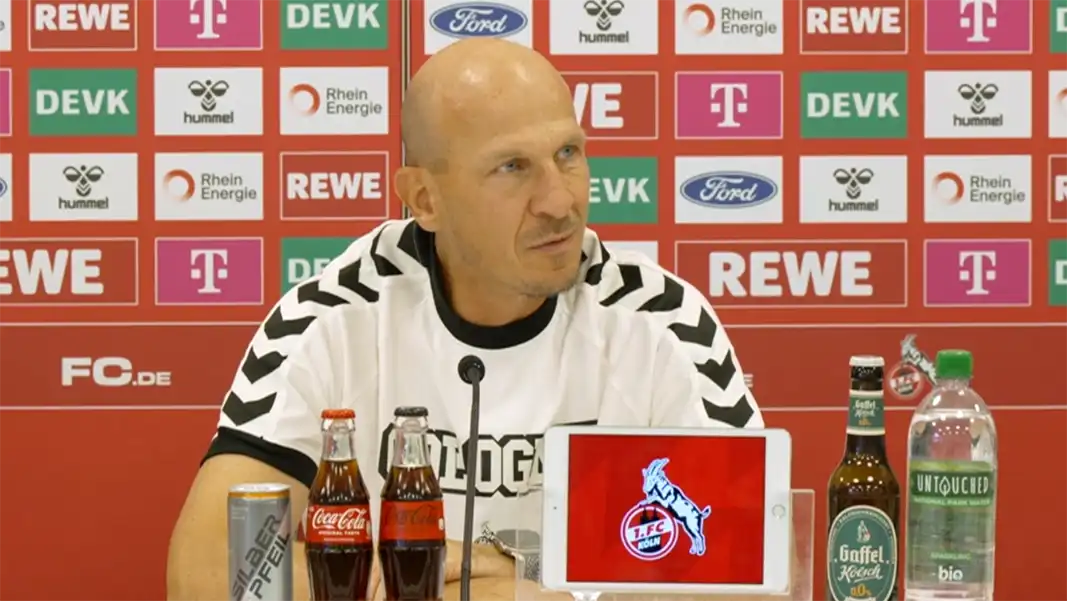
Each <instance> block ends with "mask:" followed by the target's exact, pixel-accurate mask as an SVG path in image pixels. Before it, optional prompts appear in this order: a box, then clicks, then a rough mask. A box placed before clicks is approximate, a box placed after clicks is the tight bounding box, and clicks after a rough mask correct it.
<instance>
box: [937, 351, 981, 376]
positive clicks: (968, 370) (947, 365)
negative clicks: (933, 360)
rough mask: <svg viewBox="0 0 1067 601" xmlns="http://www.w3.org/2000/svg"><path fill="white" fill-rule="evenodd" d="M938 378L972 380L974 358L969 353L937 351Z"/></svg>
mask: <svg viewBox="0 0 1067 601" xmlns="http://www.w3.org/2000/svg"><path fill="white" fill-rule="evenodd" d="M935 371H936V373H937V378H938V379H941V378H950V379H962V378H966V379H970V377H971V375H973V374H974V358H973V357H971V353H970V352H969V351H958V350H944V351H937V367H936V368H935Z"/></svg>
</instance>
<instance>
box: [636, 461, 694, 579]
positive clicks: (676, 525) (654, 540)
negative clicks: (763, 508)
mask: <svg viewBox="0 0 1067 601" xmlns="http://www.w3.org/2000/svg"><path fill="white" fill-rule="evenodd" d="M669 461H670V459H667V458H660V459H653V460H652V463H650V464H648V467H647V468H644V469H642V470H641V475H642V476H643V477H644V482H643V484H642V486H641V488H642V490H643V491H644V493H645V498H644V499H643V500H642V501H640V502H639V503H637V504H636V505H634V506H633V507H631V508H630V510H629V511H627V512H626V515H625V516H623V518H622V525H621V527H620V528H619V535H620V536H621V537H622V544H623V546H624V547H625V548H626V550H627V551H629V553H630V555H633V556H634V557H636V558H638V559H640V560H643V561H656V560H658V559H663V558H664V557H666V556H667V555H668V554H669V553H670V552H671V550H673V549H674V546H675V545H676V544H678V538H679V537H680V536H681V534H680V532H685V533H686V534H687V535H688V536H689V541H690V545H689V554H690V555H703V554H704V550H705V549H706V548H707V541H706V539H705V538H704V520H706V519H707V518H708V516H709V515H711V507H710V506H705V507H704V508H703V509H700V508H698V507H697V504H696V503H694V502H693V501H692V500H690V498H689V497H688V496H686V494H685V492H684V491H683V490H682V489H681V488H679V487H678V485H676V484H674V483H673V482H671V481H670V480H669V479H668V478H667V474H666V472H664V470H663V468H664V467H665V466H666V465H667V463H668V462H669Z"/></svg>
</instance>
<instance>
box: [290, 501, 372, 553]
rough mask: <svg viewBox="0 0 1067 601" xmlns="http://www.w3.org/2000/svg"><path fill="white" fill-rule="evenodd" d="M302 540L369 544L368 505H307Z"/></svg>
mask: <svg viewBox="0 0 1067 601" xmlns="http://www.w3.org/2000/svg"><path fill="white" fill-rule="evenodd" d="M304 520H305V524H304V538H305V540H306V541H307V542H309V543H330V544H360V543H370V542H371V533H370V506H369V505H308V509H307V514H305V516H304Z"/></svg>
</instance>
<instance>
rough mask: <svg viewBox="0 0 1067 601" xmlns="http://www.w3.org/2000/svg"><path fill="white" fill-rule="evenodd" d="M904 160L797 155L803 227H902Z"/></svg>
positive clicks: (905, 200) (905, 216) (904, 215)
mask: <svg viewBox="0 0 1067 601" xmlns="http://www.w3.org/2000/svg"><path fill="white" fill-rule="evenodd" d="M907 181H908V159H907V157H904V156H882V155H872V156H805V157H800V222H801V223H905V222H907V220H908V198H907V186H905V185H903V182H907Z"/></svg>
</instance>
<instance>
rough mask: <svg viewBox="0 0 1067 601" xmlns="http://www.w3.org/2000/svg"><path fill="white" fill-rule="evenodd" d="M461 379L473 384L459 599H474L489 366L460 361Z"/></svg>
mask: <svg viewBox="0 0 1067 601" xmlns="http://www.w3.org/2000/svg"><path fill="white" fill-rule="evenodd" d="M459 377H460V378H461V379H462V380H463V381H464V382H466V383H468V384H470V385H471V423H470V431H469V435H468V437H467V461H466V465H465V467H466V469H467V492H466V495H465V498H464V506H463V557H462V560H461V561H460V568H459V599H460V601H470V598H471V551H472V547H473V544H474V500H475V492H476V484H475V476H476V475H477V471H478V417H479V415H480V413H481V407H480V405H481V384H482V378H484V377H485V365H484V364H483V363H482V361H481V359H479V358H477V357H475V356H474V355H467V356H466V357H464V358H463V359H461V360H460V362H459Z"/></svg>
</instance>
